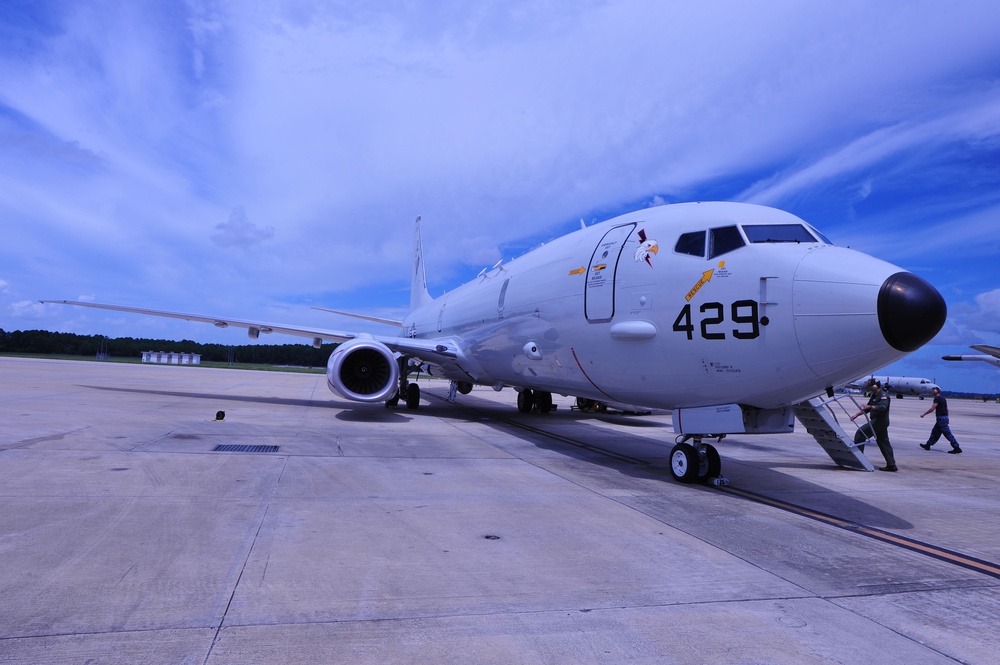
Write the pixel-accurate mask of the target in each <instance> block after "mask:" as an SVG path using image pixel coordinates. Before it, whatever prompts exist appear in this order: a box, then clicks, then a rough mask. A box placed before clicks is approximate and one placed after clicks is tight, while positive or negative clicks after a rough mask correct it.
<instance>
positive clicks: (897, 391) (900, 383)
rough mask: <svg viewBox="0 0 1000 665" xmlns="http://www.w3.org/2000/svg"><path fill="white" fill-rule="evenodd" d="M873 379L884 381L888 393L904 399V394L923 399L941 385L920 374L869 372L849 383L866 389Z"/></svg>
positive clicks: (850, 386)
mask: <svg viewBox="0 0 1000 665" xmlns="http://www.w3.org/2000/svg"><path fill="white" fill-rule="evenodd" d="M871 379H878V380H879V381H880V382H881V383H882V388H884V389H885V391H886V392H887V393H890V394H892V395H895V396H896V397H899V398H900V399H902V397H903V395H912V396H913V397H919V398H920V399H923V398H924V397H927V396H928V395H930V394H931V391H932V390H934V389H935V388H938V389H939V390H940V387H939V386H938V385H937V384H936V383H934V382H933V381H932V380H930V379H922V378H920V377H919V376H878V375H875V374H869V375H866V376H863V377H861V378H860V379H857V380H856V381H852V382H851V383H848V384H847V387H848V388H856V389H858V390H866V389H867V388H868V382H869V381H870V380H871Z"/></svg>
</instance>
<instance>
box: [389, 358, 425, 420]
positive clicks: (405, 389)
mask: <svg viewBox="0 0 1000 665" xmlns="http://www.w3.org/2000/svg"><path fill="white" fill-rule="evenodd" d="M413 372H417V373H419V372H420V368H419V367H412V366H411V365H410V360H409V358H407V357H405V356H403V357H401V358H400V359H399V390H397V391H396V394H395V395H393V396H392V397H390V398H389V399H387V400H386V401H385V408H387V409H395V408H396V407H397V406H399V400H400V399H401V398H402V400H403V401H404V403H405V404H406V408H407V409H410V410H413V409H416V408H418V407H419V406H420V386H419V385H417V384H416V383H410V380H409V378H408V377H409V376H410V374H412V373H413Z"/></svg>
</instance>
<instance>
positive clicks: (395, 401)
mask: <svg viewBox="0 0 1000 665" xmlns="http://www.w3.org/2000/svg"><path fill="white" fill-rule="evenodd" d="M397 406H399V391H398V390H397V391H396V394H395V395H393V396H392V397H390V398H389V399H387V400H386V401H385V408H387V409H395V408H396V407H397Z"/></svg>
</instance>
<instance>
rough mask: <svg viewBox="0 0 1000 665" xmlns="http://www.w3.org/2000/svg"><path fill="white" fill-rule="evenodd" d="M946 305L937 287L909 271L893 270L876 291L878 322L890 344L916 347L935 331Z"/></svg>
mask: <svg viewBox="0 0 1000 665" xmlns="http://www.w3.org/2000/svg"><path fill="white" fill-rule="evenodd" d="M947 315H948V306H947V305H945V303H944V298H942V297H941V294H940V293H938V291H937V289H935V288H934V287H933V286H931V285H930V284H928V283H927V282H925V281H924V280H922V279H920V278H919V277H917V276H916V275H914V274H913V273H910V272H897V273H896V274H895V275H893V276H891V277H890V278H889V279H887V280H885V283H884V284H882V289H881V290H880V291H879V292H878V324H879V327H881V328H882V336H883V337H885V341H887V342H888V343H889V344H890V345H891V346H892V348H894V349H897V350H899V351H905V352H907V353H909V352H910V351H916V350H917V349H919V348H920V347H921V346H923V345H924V344H926V343H927V342H929V341H930V340H931V339H932V338H933V337H934V335H936V334H938V331H939V330H941V326H943V325H944V320H945V317H946V316H947Z"/></svg>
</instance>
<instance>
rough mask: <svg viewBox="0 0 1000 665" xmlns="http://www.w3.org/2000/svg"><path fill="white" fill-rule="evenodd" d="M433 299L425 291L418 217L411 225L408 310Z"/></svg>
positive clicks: (424, 272)
mask: <svg viewBox="0 0 1000 665" xmlns="http://www.w3.org/2000/svg"><path fill="white" fill-rule="evenodd" d="M432 300H433V298H431V294H430V293H429V292H428V291H427V273H426V271H425V270H424V247H423V243H422V242H421V241H420V217H419V216H418V217H417V221H416V222H415V223H414V225H413V275H412V281H411V282H410V311H413V310H415V309H417V308H418V307H422V306H424V305H426V304H428V303H430V302H431V301H432Z"/></svg>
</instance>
